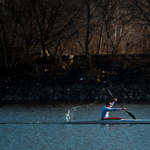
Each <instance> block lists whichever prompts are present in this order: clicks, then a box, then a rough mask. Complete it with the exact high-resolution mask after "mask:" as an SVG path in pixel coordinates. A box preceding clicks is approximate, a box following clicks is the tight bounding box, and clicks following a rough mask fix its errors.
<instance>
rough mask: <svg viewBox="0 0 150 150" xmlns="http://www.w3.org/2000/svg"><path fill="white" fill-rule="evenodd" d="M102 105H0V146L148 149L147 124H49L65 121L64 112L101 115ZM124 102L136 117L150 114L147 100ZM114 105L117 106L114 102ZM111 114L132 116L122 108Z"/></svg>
mask: <svg viewBox="0 0 150 150" xmlns="http://www.w3.org/2000/svg"><path fill="white" fill-rule="evenodd" d="M103 105H104V104H99V103H94V104H35V105H34V104H31V105H30V104H26V105H1V106H0V123H1V124H0V128H1V130H0V147H1V149H3V150H11V149H12V150H13V149H14V150H15V149H17V150H21V149H24V150H26V149H33V150H34V149H36V150H40V149H41V150H43V149H44V150H45V149H48V150H49V149H52V150H55V149H56V150H58V149H60V150H69V149H71V150H77V149H79V150H80V149H81V150H91V149H94V150H110V149H115V150H126V149H129V150H134V149H135V150H137V149H138V150H140V149H141V150H143V149H145V150H148V149H149V145H150V142H149V138H150V132H149V128H150V125H149V124H137V125H130V124H123V125H122V124H107V125H101V124H94V125H92V124H89V125H82V124H81V125H58V124H57V125H55V124H51V122H57V121H66V117H67V116H66V114H69V115H68V117H70V118H68V119H72V118H71V114H73V115H72V117H73V120H94V119H100V116H101V109H102V107H103ZM123 106H124V107H126V108H127V110H128V111H130V112H131V113H132V114H133V115H134V116H135V117H136V118H137V119H140V118H141V119H148V118H150V117H149V116H150V109H149V108H150V104H142V105H141V104H140V105H139V104H136V105H133V104H123ZM114 107H120V106H119V105H117V104H115V106H114ZM68 110H69V111H70V112H69V111H68ZM72 112H73V113H72ZM110 116H118V117H125V118H128V119H129V118H131V117H130V116H129V115H128V114H127V113H126V112H125V111H120V112H112V113H110ZM9 122H12V123H13V122H14V124H9ZM15 122H17V123H18V124H15ZM28 122H30V123H28ZM46 122H47V123H46ZM2 123H8V124H2ZM21 123H22V124H21ZM23 123H24V124H23Z"/></svg>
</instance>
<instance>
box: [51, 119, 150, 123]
mask: <svg viewBox="0 0 150 150" xmlns="http://www.w3.org/2000/svg"><path fill="white" fill-rule="evenodd" d="M53 124H150V119H120V120H86V121H68V122H67V121H66V122H54V123H53Z"/></svg>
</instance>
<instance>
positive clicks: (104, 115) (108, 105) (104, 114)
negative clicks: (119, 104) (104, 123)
mask: <svg viewBox="0 0 150 150" xmlns="http://www.w3.org/2000/svg"><path fill="white" fill-rule="evenodd" d="M116 101H117V99H116V98H115V99H114V101H113V102H112V103H111V102H107V103H106V105H105V106H104V107H103V109H102V114H101V119H124V118H118V117H108V116H109V112H110V111H119V110H126V108H111V107H112V106H113V105H114V103H115V102H116Z"/></svg>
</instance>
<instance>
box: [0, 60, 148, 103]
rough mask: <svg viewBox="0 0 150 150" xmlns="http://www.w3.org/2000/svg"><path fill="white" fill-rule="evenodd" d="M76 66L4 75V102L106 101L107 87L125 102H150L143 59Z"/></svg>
mask: <svg viewBox="0 0 150 150" xmlns="http://www.w3.org/2000/svg"><path fill="white" fill-rule="evenodd" d="M135 65H136V66H135ZM70 66H71V65H70ZM72 66H73V65H72ZM72 66H71V67H70V68H69V69H68V70H67V71H66V70H61V72H57V74H53V75H52V74H50V71H46V69H44V71H40V73H38V74H33V73H23V74H17V75H16V74H14V75H12V76H7V77H3V78H1V80H0V91H1V92H0V94H1V96H0V102H2V103H5V102H8V103H9V102H13V103H15V102H91V101H92V102H95V101H98V102H106V101H107V99H109V98H110V97H109V95H108V94H107V93H106V91H105V89H106V88H109V89H110V90H111V92H112V93H113V95H114V96H115V97H116V98H118V99H119V100H120V101H122V102H131V103H132V102H150V93H149V91H150V78H149V70H148V68H147V67H145V68H144V67H143V65H142V66H141V63H140V65H139V64H138V63H137V62H134V64H133V61H132V65H131V64H130V65H129V64H128V65H127V63H125V62H122V63H120V62H119V63H118V62H117V63H111V62H110V61H109V62H107V63H103V64H97V65H95V66H93V67H92V68H90V69H87V68H85V67H83V66H79V67H74V66H73V67H72ZM100 66H101V67H100ZM140 66H141V67H140ZM144 66H145V65H144ZM143 70H144V72H143ZM93 78H95V79H94V80H93ZM93 81H94V82H93Z"/></svg>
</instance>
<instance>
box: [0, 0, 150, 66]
mask: <svg viewBox="0 0 150 150" xmlns="http://www.w3.org/2000/svg"><path fill="white" fill-rule="evenodd" d="M149 11H150V1H149V0H130V1H129V0H101V1H98V0H80V1H77V0H72V1H69V0H36V1H35V0H5V1H1V2H0V61H1V64H3V65H5V66H7V67H12V66H16V65H17V64H18V63H19V62H21V61H24V60H34V59H35V58H36V57H39V56H40V55H41V57H42V59H43V60H46V59H52V60H56V59H59V60H60V61H59V63H61V60H62V56H63V55H85V56H86V57H87V59H86V63H87V65H91V55H99V54H109V55H116V54H137V53H138V54H143V53H149V46H150V43H149V35H150V33H149V32H150V12H149Z"/></svg>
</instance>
